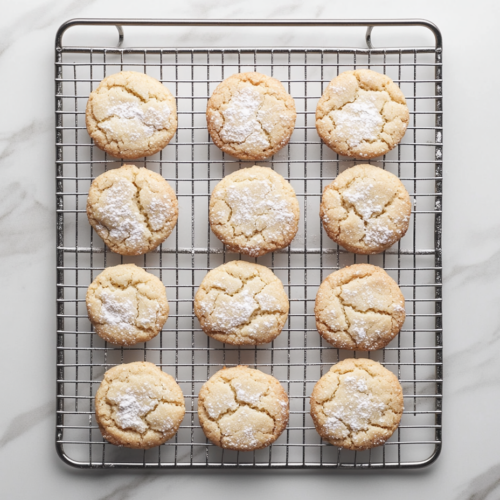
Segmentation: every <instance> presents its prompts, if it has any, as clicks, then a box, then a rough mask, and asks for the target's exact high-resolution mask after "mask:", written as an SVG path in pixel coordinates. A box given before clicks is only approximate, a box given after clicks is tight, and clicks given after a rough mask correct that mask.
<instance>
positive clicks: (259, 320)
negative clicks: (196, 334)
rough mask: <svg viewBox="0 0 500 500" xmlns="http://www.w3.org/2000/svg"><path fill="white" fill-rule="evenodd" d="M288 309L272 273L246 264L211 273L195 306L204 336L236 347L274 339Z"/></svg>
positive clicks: (285, 297) (222, 267)
mask: <svg viewBox="0 0 500 500" xmlns="http://www.w3.org/2000/svg"><path fill="white" fill-rule="evenodd" d="M288 309H289V305H288V297H287V296H286V293H285V291H284V289H283V285H282V284H281V282H280V281H279V279H278V278H277V277H276V276H275V275H274V274H273V273H272V271H270V270H269V269H267V268H265V267H264V266H260V265H258V264H251V263H248V262H243V261H234V262H229V263H227V264H224V265H222V266H219V267H218V268H216V269H214V270H212V271H210V272H209V273H208V274H207V276H206V277H205V278H204V279H203V281H202V283H201V285H200V288H199V290H198V291H197V293H196V296H195V304H194V312H195V314H196V316H197V317H198V319H199V321H200V324H201V327H202V329H203V331H205V333H207V334H208V335H210V336H211V337H214V338H215V339H217V340H219V341H221V342H227V343H230V344H236V345H242V344H261V343H266V342H270V341H271V340H273V339H274V338H275V337H276V336H277V335H279V333H280V332H281V329H282V328H283V325H284V323H285V321H286V318H287V315H288Z"/></svg>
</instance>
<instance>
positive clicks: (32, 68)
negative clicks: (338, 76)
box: [0, 0, 500, 500]
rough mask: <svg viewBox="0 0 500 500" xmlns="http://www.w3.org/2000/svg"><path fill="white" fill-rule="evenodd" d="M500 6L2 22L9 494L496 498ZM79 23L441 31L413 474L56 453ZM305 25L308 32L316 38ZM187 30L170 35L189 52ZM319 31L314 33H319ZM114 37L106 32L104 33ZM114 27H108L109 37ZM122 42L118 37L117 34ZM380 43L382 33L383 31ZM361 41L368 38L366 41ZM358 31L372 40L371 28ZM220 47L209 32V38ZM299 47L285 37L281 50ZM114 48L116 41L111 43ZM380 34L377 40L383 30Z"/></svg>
mask: <svg viewBox="0 0 500 500" xmlns="http://www.w3.org/2000/svg"><path fill="white" fill-rule="evenodd" d="M499 11H500V4H499V3H498V2H496V1H493V0H478V1H477V2H475V3H474V5H473V6H471V4H470V3H467V4H466V3H465V2H452V1H450V0H446V1H442V2H436V1H435V0H422V1H419V2H413V3H410V2H395V1H394V0H387V1H384V0H381V1H379V2H376V3H375V2H370V1H368V0H358V1H357V2H350V3H347V2H346V3H345V4H344V5H341V4H338V3H333V2H331V3H329V2H326V1H324V0H322V1H321V0H309V1H307V2H299V1H297V0H289V1H285V0H276V1H275V2H264V1H262V0H255V1H253V2H238V1H235V2H226V1H218V0H209V1H200V0H185V1H184V2H175V3H174V2H160V1H158V0H143V1H142V2H141V3H140V5H139V4H137V3H135V2H134V3H132V2H129V3H125V2H121V1H118V0H102V1H97V0H94V1H90V0H89V1H81V0H73V1H67V2H58V1H55V0H18V1H17V2H10V3H9V4H8V5H4V6H3V15H2V16H1V17H0V75H1V78H0V89H1V94H0V101H1V103H2V105H1V108H0V109H1V116H2V119H1V120H0V171H1V172H2V179H3V182H2V184H1V185H0V235H1V238H0V255H1V257H2V258H1V261H0V269H1V274H0V276H1V277H2V289H1V303H2V310H3V318H4V320H3V331H4V334H3V335H4V356H3V359H2V363H1V368H0V371H1V373H2V383H1V386H0V387H1V395H2V405H1V408H2V410H1V411H0V422H1V426H0V470H2V471H3V474H2V481H1V483H0V484H1V486H0V492H1V496H2V497H3V498H6V499H9V500H11V499H12V500H13V499H31V498H71V499H72V500H77V499H100V500H105V499H106V500H119V499H139V498H145V497H146V496H147V497H149V498H161V497H164V496H166V495H168V496H169V497H176V496H180V495H182V497H183V498H186V497H189V498H191V497H192V498H194V497H200V498H207V499H208V498H230V497H232V496H233V495H237V496H238V497H239V498H254V497H256V496H260V497H263V498H285V497H289V498H303V497H305V496H308V495H311V494H313V495H315V496H316V495H318V496H326V495H328V496H329V497H333V496H334V497H335V498H346V497H349V498H362V497H367V498H384V499H391V498H400V497H401V496H402V495H404V497H405V498H408V499H421V498H430V499H433V498H439V499H460V500H466V499H471V500H472V499H474V500H480V499H484V500H486V499H487V500H493V499H497V498H500V458H499V454H498V449H499V444H500V435H499V433H498V411H500V403H499V402H498V397H497V391H498V390H499V389H500V369H499V368H498V361H497V360H498V359H499V357H500V314H499V311H500V308H499V304H500V273H499V271H500V223H499V220H500V219H499V217H498V215H497V214H498V209H497V204H498V200H499V197H498V184H497V181H500V169H499V168H498V167H497V164H496V163H497V162H496V160H495V154H494V153H495V151H496V147H495V144H496V143H497V142H498V127H499V125H498V119H497V116H498V111H499V109H498V108H499V105H498V99H497V98H496V91H495V86H496V83H497V78H499V77H500V66H499V65H498V63H497V62H496V61H497V59H498V48H499V42H498V38H497V36H496V31H497V21H498V15H499ZM73 17H90V18H91V17H109V18H111V17H122V18H127V17H129V18H133V17H148V18H179V19H183V18H185V19H188V18H197V19H211V18H212V19H215V18H226V19H238V18H240V19H245V18H250V19H251V18H262V19H268V18H269V19H271V18H293V19H308V18H311V19H329V18H331V19H335V18H343V19H349V18H352V19H354V18H357V17H358V18H359V17H362V18H365V19H370V18H373V19H377V18H423V19H428V20H431V21H433V22H434V23H435V24H437V25H438V27H439V28H440V29H441V32H442V34H443V38H444V110H445V119H444V145H445V148H444V150H445V154H444V157H445V163H444V179H445V181H444V226H443V248H444V257H443V263H444V292H443V295H444V304H443V311H444V344H445V350H444V366H445V368H444V371H445V377H444V378H445V383H444V415H443V450H442V453H441V456H440V457H439V459H438V460H437V461H436V462H435V463H434V464H433V465H431V466H430V467H428V468H426V469H423V470H416V471H392V472H388V471H386V472H382V473H380V472H374V471H364V472H363V473H347V472H342V471H290V472H289V471H261V472H252V471H242V472H239V471H230V472H223V471H191V472H190V471H157V472H142V471H139V472H135V471H122V472H120V471H83V470H76V469H71V468H69V467H68V466H66V465H65V464H63V463H62V462H61V461H60V459H59V458H58V457H57V455H56V452H55V447H54V425H55V374H56V373H55V354H56V353H55V342H56V338H55V331H56V321H55V286H54V284H55V263H56V257H55V203H54V201H55V199H54V187H55V183H54V100H53V97H52V96H53V95H54V94H53V92H54V90H53V89H54V87H53V86H54V81H53V78H54V69H53V68H54V65H53V61H54V59H53V58H54V51H53V47H54V45H53V44H54V36H55V33H56V30H57V28H58V27H59V25H60V24H62V23H63V22H64V21H66V20H67V19H70V18H73ZM306 34H307V33H306ZM191 35H192V33H191V32H190V31H189V30H184V31H182V30H181V31H179V32H178V33H176V34H175V35H172V38H171V43H172V45H176V44H178V45H188V44H189V42H190V40H191ZM313 35H314V33H312V36H313ZM105 36H108V35H105ZM109 36H111V35H109ZM113 36H114V37H116V34H115V33H113ZM374 37H375V34H374ZM358 39H359V37H358ZM360 40H362V35H361V38H360ZM212 42H214V39H213V38H211V35H210V34H207V35H206V39H204V40H203V43H205V44H209V43H212ZM288 42H289V36H288V35H287V34H286V33H283V39H282V44H283V45H286V44H287V43H288ZM110 43H113V42H110ZM375 43H376V38H375Z"/></svg>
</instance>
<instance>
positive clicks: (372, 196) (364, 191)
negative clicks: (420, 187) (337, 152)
mask: <svg viewBox="0 0 500 500" xmlns="http://www.w3.org/2000/svg"><path fill="white" fill-rule="evenodd" d="M410 215H411V202H410V196H409V194H408V191H406V188H405V187H404V186H403V183H402V182H401V181H400V180H399V179H398V178H397V177H396V176H395V175H393V174H391V173H390V172H387V171H385V170H383V169H381V168H379V167H374V166H373V165H356V166H355V167H351V168H348V169H347V170H345V171H344V172H342V173H341V174H340V175H338V176H337V178H336V179H335V180H334V181H333V182H332V183H331V184H329V185H328V186H326V188H325V190H324V191H323V197H322V199H321V206H320V217H321V220H322V221H323V227H324V228H325V231H326V234H328V236H329V237H330V238H331V239H332V240H333V241H335V242H336V243H338V244H339V245H341V246H343V247H344V248H345V249H346V250H348V251H349V252H353V253H359V254H374V253H380V252H383V251H384V250H386V249H387V248H389V247H390V246H392V245H394V243H396V242H397V241H399V240H400V239H401V238H402V237H403V236H404V235H405V234H406V231H407V230H408V226H409V224H410Z"/></svg>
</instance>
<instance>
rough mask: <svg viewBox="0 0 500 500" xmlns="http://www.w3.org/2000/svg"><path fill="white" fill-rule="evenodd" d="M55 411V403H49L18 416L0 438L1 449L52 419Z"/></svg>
mask: <svg viewBox="0 0 500 500" xmlns="http://www.w3.org/2000/svg"><path fill="white" fill-rule="evenodd" d="M54 410H55V407H54V403H53V402H52V401H49V402H48V403H44V404H43V405H40V406H37V407H36V408H33V409H32V410H28V411H26V412H24V413H21V414H20V415H16V416H15V417H14V418H13V419H12V420H11V422H10V424H9V426H8V427H7V429H6V430H5V432H4V433H3V435H2V437H1V438H0V449H1V448H3V447H4V446H5V445H7V444H8V443H10V442H11V441H14V439H16V438H18V437H19V436H21V435H22V434H24V433H26V432H28V431H29V430H30V429H32V428H33V427H35V426H36V425H38V424H39V423H41V422H42V421H43V420H45V419H46V418H48V417H50V416H51V415H52V413H53V412H54Z"/></svg>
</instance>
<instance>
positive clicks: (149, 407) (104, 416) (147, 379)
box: [95, 361, 186, 450]
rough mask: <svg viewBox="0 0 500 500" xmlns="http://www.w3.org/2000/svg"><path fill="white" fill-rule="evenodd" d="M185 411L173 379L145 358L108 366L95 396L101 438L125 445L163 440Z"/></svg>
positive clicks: (144, 445) (146, 445)
mask: <svg viewBox="0 0 500 500" xmlns="http://www.w3.org/2000/svg"><path fill="white" fill-rule="evenodd" d="M185 411H186V410H185V406H184V396H183V395H182V391H181V388H180V387H179V385H178V384H177V382H176V381H175V379H174V378H173V377H171V376H170V375H168V373H165V372H163V371H162V370H160V368H158V367H157V366H156V365H154V364H153V363H148V362H145V361H143V362H141V361H139V362H135V363H128V364H123V365H118V366H115V367H113V368H111V369H110V370H108V371H107V372H106V373H105V374H104V379H103V381H102V382H101V385H100V386H99V389H98V390H97V394H96V397H95V415H96V419H97V423H98V424H99V428H100V430H101V433H102V435H103V437H104V439H106V440H107V441H109V442H110V443H111V444H114V445H117V446H126V447H128V448H138V449H144V450H147V449H149V448H153V447H154V446H159V445H160V444H163V443H165V442H166V441H168V440H169V439H171V438H172V437H173V436H174V435H175V433H176V432H177V430H178V429H179V426H180V424H181V422H182V419H183V418H184V413H185Z"/></svg>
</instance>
